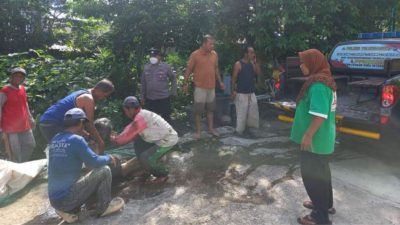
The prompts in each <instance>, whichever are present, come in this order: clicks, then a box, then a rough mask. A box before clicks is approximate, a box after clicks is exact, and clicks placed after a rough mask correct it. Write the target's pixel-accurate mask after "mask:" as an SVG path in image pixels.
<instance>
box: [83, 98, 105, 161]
mask: <svg viewBox="0 0 400 225" xmlns="http://www.w3.org/2000/svg"><path fill="white" fill-rule="evenodd" d="M76 106H77V107H78V108H81V109H82V110H83V111H85V113H86V117H87V119H88V120H89V122H88V123H87V124H86V128H87V129H88V131H89V134H90V136H91V137H92V138H93V139H94V140H95V141H96V143H97V145H98V147H99V149H98V152H97V154H99V155H102V154H103V153H104V141H103V139H102V138H101V136H100V134H99V132H98V131H97V129H96V127H95V126H94V107H95V104H94V100H93V97H92V96H91V95H89V94H83V95H81V96H79V97H77V98H76Z"/></svg>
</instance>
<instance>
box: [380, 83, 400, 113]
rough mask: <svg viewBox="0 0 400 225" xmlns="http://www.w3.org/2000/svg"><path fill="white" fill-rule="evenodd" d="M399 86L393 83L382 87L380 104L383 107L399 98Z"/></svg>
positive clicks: (388, 105) (391, 104)
mask: <svg viewBox="0 0 400 225" xmlns="http://www.w3.org/2000/svg"><path fill="white" fill-rule="evenodd" d="M399 94H400V90H399V87H398V86H396V85H393V84H389V85H385V86H383V88H382V95H381V106H382V107H384V108H387V107H391V106H393V105H394V104H395V103H396V101H397V99H398V98H399Z"/></svg>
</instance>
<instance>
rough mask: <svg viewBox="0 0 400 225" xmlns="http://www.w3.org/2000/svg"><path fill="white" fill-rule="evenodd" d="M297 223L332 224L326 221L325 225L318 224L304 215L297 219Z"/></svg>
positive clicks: (304, 224)
mask: <svg viewBox="0 0 400 225" xmlns="http://www.w3.org/2000/svg"><path fill="white" fill-rule="evenodd" d="M297 222H298V223H299V224H303V225H331V224H332V222H331V221H330V220H328V222H326V223H318V222H317V221H315V219H314V218H312V217H311V216H310V215H306V216H303V217H299V218H297Z"/></svg>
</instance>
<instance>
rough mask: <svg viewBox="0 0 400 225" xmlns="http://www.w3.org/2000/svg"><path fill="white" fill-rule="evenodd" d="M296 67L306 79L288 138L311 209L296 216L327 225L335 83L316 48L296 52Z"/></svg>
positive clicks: (309, 222) (331, 199) (304, 222)
mask: <svg viewBox="0 0 400 225" xmlns="http://www.w3.org/2000/svg"><path fill="white" fill-rule="evenodd" d="M299 57H300V63H301V65H300V68H301V71H302V72H303V74H304V76H307V77H308V79H307V81H306V82H305V83H304V84H303V86H302V88H301V90H300V93H299V95H298V96H297V107H296V114H295V118H294V122H293V126H292V132H291V135H290V139H291V140H293V141H294V142H296V143H298V144H300V149H301V152H300V168H301V176H302V179H303V183H304V187H305V189H306V191H307V194H308V196H309V197H310V200H311V201H305V202H304V203H303V206H304V207H306V208H310V209H312V212H311V213H310V214H309V215H306V216H304V217H299V218H298V219H297V221H298V222H299V223H300V224H307V225H311V224H331V221H330V220H329V216H328V213H331V214H333V213H335V209H334V208H332V206H333V195H332V183H331V171H330V168H329V156H330V155H331V154H332V153H333V151H334V145H335V136H336V126H335V111H336V84H335V80H334V79H333V77H332V74H331V72H330V67H329V64H328V61H327V60H326V58H325V56H324V55H323V54H322V53H321V52H320V51H319V50H317V49H309V50H306V51H303V52H300V53H299Z"/></svg>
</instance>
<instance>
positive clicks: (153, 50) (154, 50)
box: [149, 48, 160, 56]
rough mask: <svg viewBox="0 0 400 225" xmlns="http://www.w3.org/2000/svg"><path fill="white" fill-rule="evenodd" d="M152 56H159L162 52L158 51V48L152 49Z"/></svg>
mask: <svg viewBox="0 0 400 225" xmlns="http://www.w3.org/2000/svg"><path fill="white" fill-rule="evenodd" d="M149 51H150V56H158V55H159V53H160V51H158V49H156V48H151V49H150V50H149Z"/></svg>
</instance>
